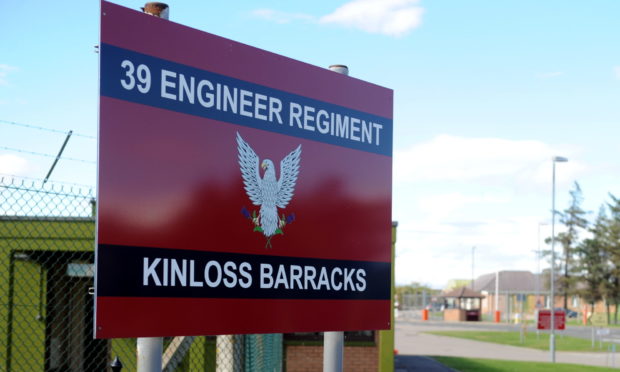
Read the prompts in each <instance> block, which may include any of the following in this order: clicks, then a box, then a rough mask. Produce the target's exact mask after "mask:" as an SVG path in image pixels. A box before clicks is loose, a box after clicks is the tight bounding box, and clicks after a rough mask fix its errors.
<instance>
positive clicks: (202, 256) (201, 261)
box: [97, 244, 391, 300]
mask: <svg viewBox="0 0 620 372" xmlns="http://www.w3.org/2000/svg"><path fill="white" fill-rule="evenodd" d="M97 254H98V257H97V265H98V266H97V286H98V287H97V295H98V296H119V297H190V298H248V299H249V298H251V299H358V300H388V299H390V288H391V285H390V278H391V265H390V263H389V262H367V261H348V260H328V259H318V258H299V257H280V256H268V255H252V254H238V253H222V252H208V251H196V250H181V249H162V248H147V247H130V246H119V245H107V244H99V245H98V252H97ZM145 258H146V261H147V267H148V266H151V265H152V267H153V268H154V269H153V271H152V273H153V274H154V275H149V276H148V278H147V285H144V283H143V281H144V276H143V271H144V266H145ZM157 259H160V261H156V260H157ZM165 260H167V264H168V270H167V271H168V278H167V281H168V285H163V284H164V283H163V282H164V262H165ZM172 260H176V263H177V264H178V266H179V267H183V260H186V261H185V268H186V269H185V275H186V283H185V285H184V286H183V285H180V283H179V280H178V279H177V280H176V285H175V286H171V285H170V284H171V280H170V277H171V274H170V272H171V265H172V264H171V262H172ZM229 261H230V262H233V263H235V267H236V270H232V271H233V272H234V273H235V275H236V276H237V283H236V285H234V286H232V285H231V287H232V288H229V287H227V286H226V285H225V284H224V278H227V279H228V284H229V285H230V284H231V283H232V280H231V279H232V276H230V275H226V274H225V273H224V266H225V263H226V262H229ZM156 262H158V263H157V264H154V263H156ZM192 262H193V265H194V275H193V280H194V283H202V286H201V287H198V286H190V266H191V263H192ZM209 262H211V264H210V269H209V275H210V280H211V281H212V284H213V283H215V282H216V281H217V267H218V266H219V267H220V268H221V269H222V277H221V280H220V282H219V285H217V286H215V285H214V286H213V287H212V286H209V285H208V284H207V282H206V280H205V277H204V271H205V267H206V266H207V264H208V263H209ZM244 262H245V263H247V264H249V265H250V266H251V270H247V267H248V266H247V265H246V266H245V267H246V270H245V271H246V272H248V273H249V274H250V276H251V278H252V279H251V285H249V287H248V288H243V287H242V286H241V285H240V279H243V283H244V284H245V285H246V286H248V284H249V280H247V278H244V277H242V276H241V275H240V272H239V268H240V265H241V264H242V263H244ZM261 264H265V265H271V267H272V268H273V272H272V274H271V278H272V280H273V283H274V284H275V282H276V279H277V277H278V272H279V270H280V268H282V270H283V273H284V274H286V282H287V284H288V285H289V288H288V289H287V288H286V287H285V285H284V284H283V283H282V282H280V283H279V285H278V287H277V288H273V287H272V288H261V286H260V282H261V270H260V267H261ZM294 265H296V266H297V267H300V268H301V269H300V268H293V269H292V267H293V266H294ZM306 267H307V268H306ZM312 268H314V269H315V270H316V277H315V278H314V280H313V282H314V283H315V284H316V285H318V284H319V277H320V273H321V272H322V271H325V274H326V277H327V280H328V282H329V285H325V284H324V283H323V284H322V285H320V288H319V289H314V288H313V286H312V281H310V280H309V281H307V282H306V281H305V277H304V276H303V274H302V276H301V277H299V280H298V281H297V280H295V281H293V280H291V273H293V274H295V275H297V274H299V272H300V271H301V272H302V273H303V272H304V271H307V273H308V274H311V273H312ZM291 270H292V271H291ZM147 272H148V270H147ZM345 273H346V275H347V276H348V278H349V279H348V280H345ZM332 277H333V279H332ZM362 277H363V280H362V279H361V278H362ZM156 279H157V280H159V282H160V283H161V284H162V285H159V286H158V285H155V281H156ZM175 279H176V277H175ZM267 282H269V281H268V280H267ZM345 283H346V287H347V288H346V290H345V288H344V287H345ZM300 284H301V286H302V287H304V286H307V288H300ZM332 285H335V286H339V285H341V286H342V287H341V288H340V289H339V290H336V289H335V288H332ZM291 286H292V287H293V288H291ZM328 286H329V288H328ZM363 286H365V288H363Z"/></svg>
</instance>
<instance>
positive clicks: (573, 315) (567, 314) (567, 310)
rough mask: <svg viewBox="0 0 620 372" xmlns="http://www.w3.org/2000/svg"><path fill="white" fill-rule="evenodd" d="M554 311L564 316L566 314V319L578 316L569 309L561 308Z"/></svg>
mask: <svg viewBox="0 0 620 372" xmlns="http://www.w3.org/2000/svg"><path fill="white" fill-rule="evenodd" d="M554 310H555V311H558V310H561V311H563V312H564V314H566V317H567V318H576V317H577V315H578V314H577V312H576V311H573V310H571V309H566V308H563V307H556V308H555V309H554Z"/></svg>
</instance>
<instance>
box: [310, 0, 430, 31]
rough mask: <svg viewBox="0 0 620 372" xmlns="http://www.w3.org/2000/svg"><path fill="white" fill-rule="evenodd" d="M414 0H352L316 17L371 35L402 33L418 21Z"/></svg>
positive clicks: (418, 11) (419, 18) (417, 23)
mask: <svg viewBox="0 0 620 372" xmlns="http://www.w3.org/2000/svg"><path fill="white" fill-rule="evenodd" d="M418 3H419V1H418V0H353V1H351V2H348V3H346V4H344V5H342V6H341V7H339V8H338V9H336V10H335V11H334V12H333V13H330V14H327V15H325V16H323V17H321V18H320V19H319V22H321V23H324V24H337V25H342V26H345V27H350V28H356V29H359V30H362V31H366V32H369V33H374V34H383V35H388V36H402V35H404V34H406V33H407V32H409V31H411V30H412V29H414V28H417V27H419V26H420V24H421V23H422V15H423V14H424V9H423V8H422V7H420V6H418V5H417V4H418Z"/></svg>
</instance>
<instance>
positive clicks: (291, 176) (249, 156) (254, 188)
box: [237, 132, 301, 238]
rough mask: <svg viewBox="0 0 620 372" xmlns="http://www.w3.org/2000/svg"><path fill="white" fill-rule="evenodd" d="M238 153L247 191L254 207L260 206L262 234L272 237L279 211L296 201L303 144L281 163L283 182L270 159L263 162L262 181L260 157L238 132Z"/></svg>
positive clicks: (277, 225) (277, 222) (276, 226)
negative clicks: (293, 200)
mask: <svg viewBox="0 0 620 372" xmlns="http://www.w3.org/2000/svg"><path fill="white" fill-rule="evenodd" d="M237 151H238V152H239V167H240V168H241V176H242V177H243V185H244V186H245V187H244V188H245V191H246V193H247V194H248V197H249V198H250V200H251V201H252V203H253V204H254V205H260V211H259V222H260V227H261V228H262V230H263V234H265V236H266V237H267V238H270V237H271V236H273V235H274V234H275V233H276V230H277V229H278V227H279V222H280V221H279V218H278V208H285V207H286V206H287V205H288V203H289V202H290V201H291V199H292V198H293V191H294V190H295V183H296V182H297V176H298V175H299V162H300V160H301V145H299V146H297V148H296V149H295V150H293V151H292V152H291V153H290V154H288V155H286V156H285V157H284V159H282V161H281V162H280V179H276V169H275V166H274V165H273V162H272V161H271V160H269V159H265V160H263V162H262V163H261V164H260V167H261V168H263V170H264V171H265V173H264V176H263V178H261V176H260V170H259V168H258V162H259V159H258V155H256V153H255V152H254V150H253V149H252V148H251V147H250V145H248V143H247V142H245V141H244V140H243V138H241V135H239V132H237Z"/></svg>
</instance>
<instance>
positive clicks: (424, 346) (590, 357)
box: [396, 321, 620, 371]
mask: <svg viewBox="0 0 620 372" xmlns="http://www.w3.org/2000/svg"><path fill="white" fill-rule="evenodd" d="M477 326H478V327H479V329H480V328H481V329H488V328H489V327H495V328H493V329H497V330H502V329H503V328H504V327H503V326H500V325H495V324H492V323H478V324H477ZM472 327H473V326H472V325H471V324H461V323H457V324H455V323H445V322H421V321H397V322H396V349H397V350H398V353H399V355H401V356H402V355H407V356H409V355H417V356H428V355H444V356H460V357H468V358H487V359H500V360H520V361H539V362H548V361H549V359H550V356H549V352H548V351H542V350H535V349H528V348H521V347H516V346H507V345H499V344H493V343H487V342H479V341H471V340H465V339H458V338H453V337H445V336H436V335H430V334H425V333H424V332H427V331H431V330H448V329H455V330H458V329H463V328H469V329H471V328H472ZM615 357H616V359H618V362H616V363H615V364H616V366H618V365H620V355H618V354H616V356H615ZM556 361H557V362H558V363H570V364H584V365H592V366H603V367H611V366H612V355H611V354H609V353H606V352H601V353H576V352H556ZM415 370H416V369H403V371H415Z"/></svg>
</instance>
